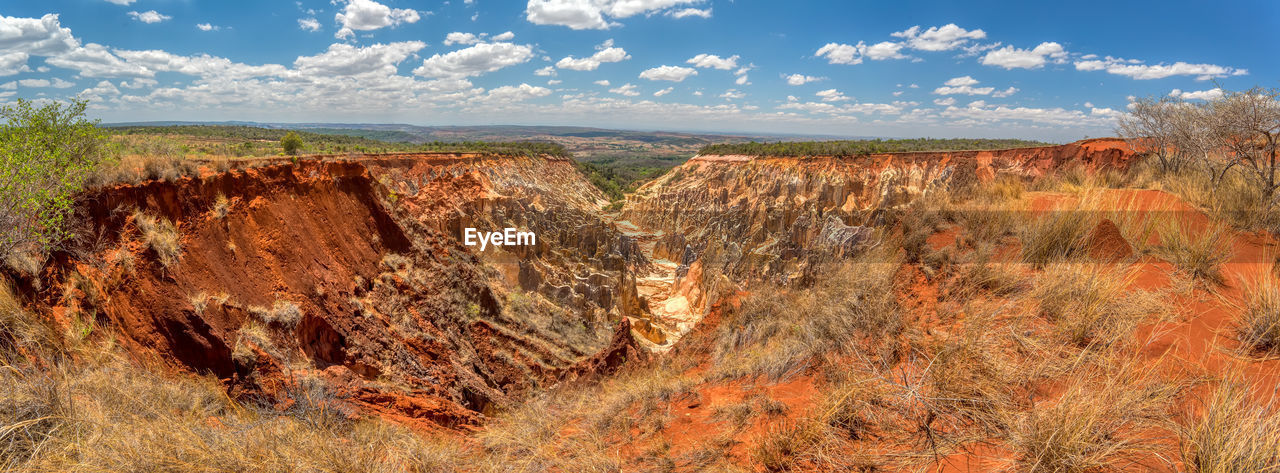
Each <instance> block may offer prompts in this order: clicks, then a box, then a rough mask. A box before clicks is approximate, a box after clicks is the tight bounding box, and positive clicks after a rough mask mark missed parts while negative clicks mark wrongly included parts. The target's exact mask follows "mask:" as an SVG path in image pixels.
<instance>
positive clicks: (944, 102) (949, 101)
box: [933, 97, 956, 107]
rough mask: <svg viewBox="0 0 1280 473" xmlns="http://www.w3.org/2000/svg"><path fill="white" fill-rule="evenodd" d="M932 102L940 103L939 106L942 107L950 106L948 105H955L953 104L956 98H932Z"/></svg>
mask: <svg viewBox="0 0 1280 473" xmlns="http://www.w3.org/2000/svg"><path fill="white" fill-rule="evenodd" d="M933 104H934V105H941V106H943V107H950V106H952V105H955V104H956V98H955V97H947V98H945V99H933Z"/></svg>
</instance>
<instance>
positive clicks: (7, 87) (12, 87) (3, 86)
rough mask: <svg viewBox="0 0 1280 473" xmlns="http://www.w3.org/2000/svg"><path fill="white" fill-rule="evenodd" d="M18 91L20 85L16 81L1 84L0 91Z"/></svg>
mask: <svg viewBox="0 0 1280 473" xmlns="http://www.w3.org/2000/svg"><path fill="white" fill-rule="evenodd" d="M17 89H18V83H17V82H14V81H9V82H5V83H3V84H0V90H17Z"/></svg>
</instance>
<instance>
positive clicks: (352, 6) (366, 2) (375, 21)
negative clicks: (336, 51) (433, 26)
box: [333, 0, 422, 39]
mask: <svg viewBox="0 0 1280 473" xmlns="http://www.w3.org/2000/svg"><path fill="white" fill-rule="evenodd" d="M335 1H338V2H341V1H342V0H335ZM345 1H346V2H347V5H346V7H345V8H343V10H342V12H340V13H337V14H335V15H334V16H333V19H334V20H335V21H337V22H338V23H340V24H341V25H342V29H340V30H338V32H337V33H336V34H334V37H336V38H339V39H342V38H351V37H354V36H355V31H371V30H376V29H379V28H385V27H388V26H398V25H400V24H403V23H416V22H417V21H418V20H419V19H421V18H422V16H421V15H419V14H418V11H417V10H413V9H407V8H391V7H388V6H386V5H383V4H381V3H378V2H375V1H373V0H345ZM335 4H336V3H335Z"/></svg>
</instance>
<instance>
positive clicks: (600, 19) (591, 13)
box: [524, 0, 710, 30]
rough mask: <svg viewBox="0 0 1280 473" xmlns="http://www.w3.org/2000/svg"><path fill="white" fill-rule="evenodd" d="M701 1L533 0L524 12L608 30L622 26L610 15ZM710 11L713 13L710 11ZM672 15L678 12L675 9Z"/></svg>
mask: <svg viewBox="0 0 1280 473" xmlns="http://www.w3.org/2000/svg"><path fill="white" fill-rule="evenodd" d="M699 1H701V0H529V3H528V5H527V6H526V7H525V10H524V13H525V19H526V20H528V21H529V22H530V23H533V24H535V25H560V26H567V27H569V28H571V29H575V30H605V29H609V28H611V27H614V26H618V23H617V22H613V21H609V20H606V19H605V18H606V17H607V18H610V19H616V18H627V17H631V16H634V15H638V14H650V13H654V12H658V11H662V10H666V9H669V8H671V7H675V6H680V5H687V4H692V3H698V2H699ZM708 14H710V12H709V11H708ZM671 15H672V16H674V15H675V13H671ZM684 16H694V15H684ZM698 16H700V15H698Z"/></svg>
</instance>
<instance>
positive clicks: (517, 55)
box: [413, 43, 533, 78]
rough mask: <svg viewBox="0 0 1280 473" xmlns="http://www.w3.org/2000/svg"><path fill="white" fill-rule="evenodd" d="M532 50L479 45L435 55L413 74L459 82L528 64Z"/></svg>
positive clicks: (514, 45) (506, 46)
mask: <svg viewBox="0 0 1280 473" xmlns="http://www.w3.org/2000/svg"><path fill="white" fill-rule="evenodd" d="M532 57H533V47H532V46H529V45H523V44H513V43H479V44H476V45H474V46H471V47H469V48H466V49H459V50H457V51H453V52H449V53H446V54H436V55H433V56H431V57H430V58H427V59H425V60H423V61H422V66H421V67H419V68H417V69H414V70H413V73H414V74H417V75H420V76H424V77H445V78H461V77H470V76H478V75H480V74H484V73H486V72H493V71H496V70H498V69H502V68H504V67H508V66H514V65H516V64H522V63H525V62H528V61H529V59H530V58H532Z"/></svg>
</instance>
